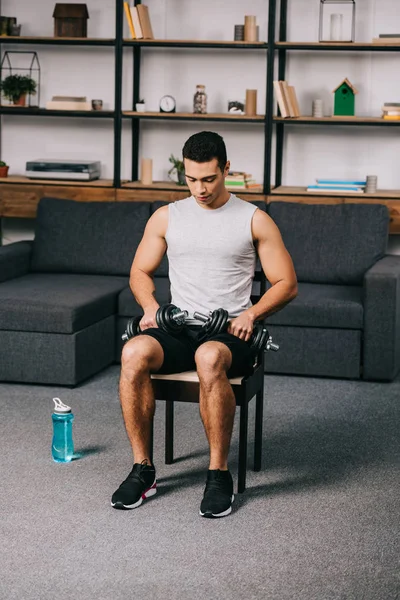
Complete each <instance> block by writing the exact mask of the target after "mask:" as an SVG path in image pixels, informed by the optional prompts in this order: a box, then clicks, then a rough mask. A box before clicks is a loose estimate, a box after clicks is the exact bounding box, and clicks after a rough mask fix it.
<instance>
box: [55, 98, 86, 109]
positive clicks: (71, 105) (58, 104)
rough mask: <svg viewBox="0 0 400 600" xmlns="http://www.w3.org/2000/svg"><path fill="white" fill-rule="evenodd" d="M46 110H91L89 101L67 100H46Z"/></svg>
mask: <svg viewBox="0 0 400 600" xmlns="http://www.w3.org/2000/svg"><path fill="white" fill-rule="evenodd" d="M46 109H47V110H92V105H91V103H90V102H68V101H64V102H63V101H61V100H50V101H49V102H46Z"/></svg>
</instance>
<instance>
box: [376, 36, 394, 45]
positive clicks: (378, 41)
mask: <svg viewBox="0 0 400 600" xmlns="http://www.w3.org/2000/svg"><path fill="white" fill-rule="evenodd" d="M372 43H373V44H400V37H386V38H380V37H378V38H372Z"/></svg>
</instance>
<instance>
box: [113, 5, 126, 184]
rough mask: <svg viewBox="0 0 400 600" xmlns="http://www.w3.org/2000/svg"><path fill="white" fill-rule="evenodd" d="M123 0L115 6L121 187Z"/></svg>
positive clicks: (116, 118)
mask: <svg viewBox="0 0 400 600" xmlns="http://www.w3.org/2000/svg"><path fill="white" fill-rule="evenodd" d="M123 16H124V6H123V0H117V1H116V8H115V96H114V105H115V106H114V187H116V188H119V187H121V141H122V52H123V44H122V43H123Z"/></svg>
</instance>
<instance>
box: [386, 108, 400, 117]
mask: <svg viewBox="0 0 400 600" xmlns="http://www.w3.org/2000/svg"><path fill="white" fill-rule="evenodd" d="M383 115H389V116H390V115H391V116H396V115H398V116H399V117H400V108H399V109H398V110H384V111H383Z"/></svg>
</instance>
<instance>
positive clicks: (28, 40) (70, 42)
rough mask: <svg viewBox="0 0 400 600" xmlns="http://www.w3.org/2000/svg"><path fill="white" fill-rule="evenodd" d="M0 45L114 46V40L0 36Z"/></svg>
mask: <svg viewBox="0 0 400 600" xmlns="http://www.w3.org/2000/svg"><path fill="white" fill-rule="evenodd" d="M0 43H1V44H8V45H13V46H14V45H18V46H36V45H38V46H112V47H114V46H115V45H116V40H115V39H96V38H86V39H85V38H76V39H74V38H51V37H49V38H45V37H43V38H41V37H37V38H35V37H22V36H21V37H6V36H1V38H0Z"/></svg>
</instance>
